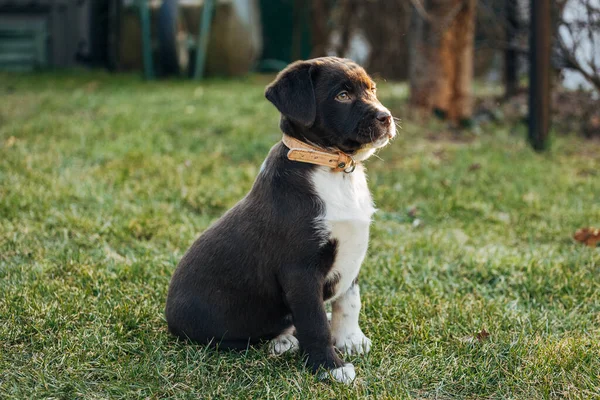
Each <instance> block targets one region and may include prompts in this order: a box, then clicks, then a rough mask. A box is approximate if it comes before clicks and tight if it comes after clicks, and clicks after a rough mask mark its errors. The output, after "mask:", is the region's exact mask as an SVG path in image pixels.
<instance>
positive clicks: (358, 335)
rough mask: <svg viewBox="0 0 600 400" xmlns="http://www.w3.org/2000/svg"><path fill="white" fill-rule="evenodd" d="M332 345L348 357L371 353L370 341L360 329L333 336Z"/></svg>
mask: <svg viewBox="0 0 600 400" xmlns="http://www.w3.org/2000/svg"><path fill="white" fill-rule="evenodd" d="M333 344H334V345H335V347H336V348H337V349H338V350H339V351H341V352H343V353H346V354H349V355H352V354H367V353H368V352H369V351H371V339H369V338H368V337H366V336H365V334H364V333H362V331H361V330H360V329H358V330H356V331H348V332H341V334H339V335H334V337H333Z"/></svg>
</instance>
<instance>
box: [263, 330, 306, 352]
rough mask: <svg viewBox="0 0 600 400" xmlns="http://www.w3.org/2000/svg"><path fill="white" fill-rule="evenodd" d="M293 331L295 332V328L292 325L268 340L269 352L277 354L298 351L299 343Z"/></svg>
mask: <svg viewBox="0 0 600 400" xmlns="http://www.w3.org/2000/svg"><path fill="white" fill-rule="evenodd" d="M294 333H296V328H294V326H293V325H292V326H290V327H289V328H287V329H286V330H284V331H283V332H281V333H280V334H279V336H277V337H276V338H275V339H273V340H271V341H270V342H269V352H270V353H271V354H273V355H276V356H278V355H280V354H283V353H288V352H292V353H293V352H296V351H298V349H299V348H300V344H299V342H298V339H296V336H294Z"/></svg>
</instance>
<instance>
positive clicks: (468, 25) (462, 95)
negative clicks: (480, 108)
mask: <svg viewBox="0 0 600 400" xmlns="http://www.w3.org/2000/svg"><path fill="white" fill-rule="evenodd" d="M475 7H476V0H428V1H426V2H424V7H423V8H422V9H421V10H418V9H415V10H414V12H413V19H412V22H413V35H414V38H413V39H412V46H413V50H414V51H413V54H414V58H413V62H412V65H411V74H410V78H411V103H412V104H413V105H414V106H417V107H419V108H424V109H426V110H433V111H435V112H436V114H438V115H440V116H442V117H447V118H449V119H450V120H451V121H453V122H460V123H464V122H466V121H469V120H470V118H471V114H472V108H473V106H472V94H471V82H472V79H473V41H474V36H475Z"/></svg>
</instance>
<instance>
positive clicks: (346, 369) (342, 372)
mask: <svg viewBox="0 0 600 400" xmlns="http://www.w3.org/2000/svg"><path fill="white" fill-rule="evenodd" d="M319 378H320V379H327V378H331V379H333V380H334V381H336V382H341V383H345V384H346V385H349V384H350V383H352V381H353V380H354V378H356V372H355V371H354V365H352V364H350V363H346V364H344V365H343V366H342V367H339V368H335V369H331V370H329V371H327V372H323V373H322V374H321V375H319Z"/></svg>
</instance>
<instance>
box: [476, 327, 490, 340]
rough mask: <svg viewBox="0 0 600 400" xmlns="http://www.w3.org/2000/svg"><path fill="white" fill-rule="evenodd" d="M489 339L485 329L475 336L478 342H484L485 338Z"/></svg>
mask: <svg viewBox="0 0 600 400" xmlns="http://www.w3.org/2000/svg"><path fill="white" fill-rule="evenodd" d="M489 337H490V334H489V332H488V331H486V330H485V329H482V330H481V332H479V333H478V334H477V336H475V338H476V339H477V340H478V341H480V342H483V341H486V340H487V338H489Z"/></svg>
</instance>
